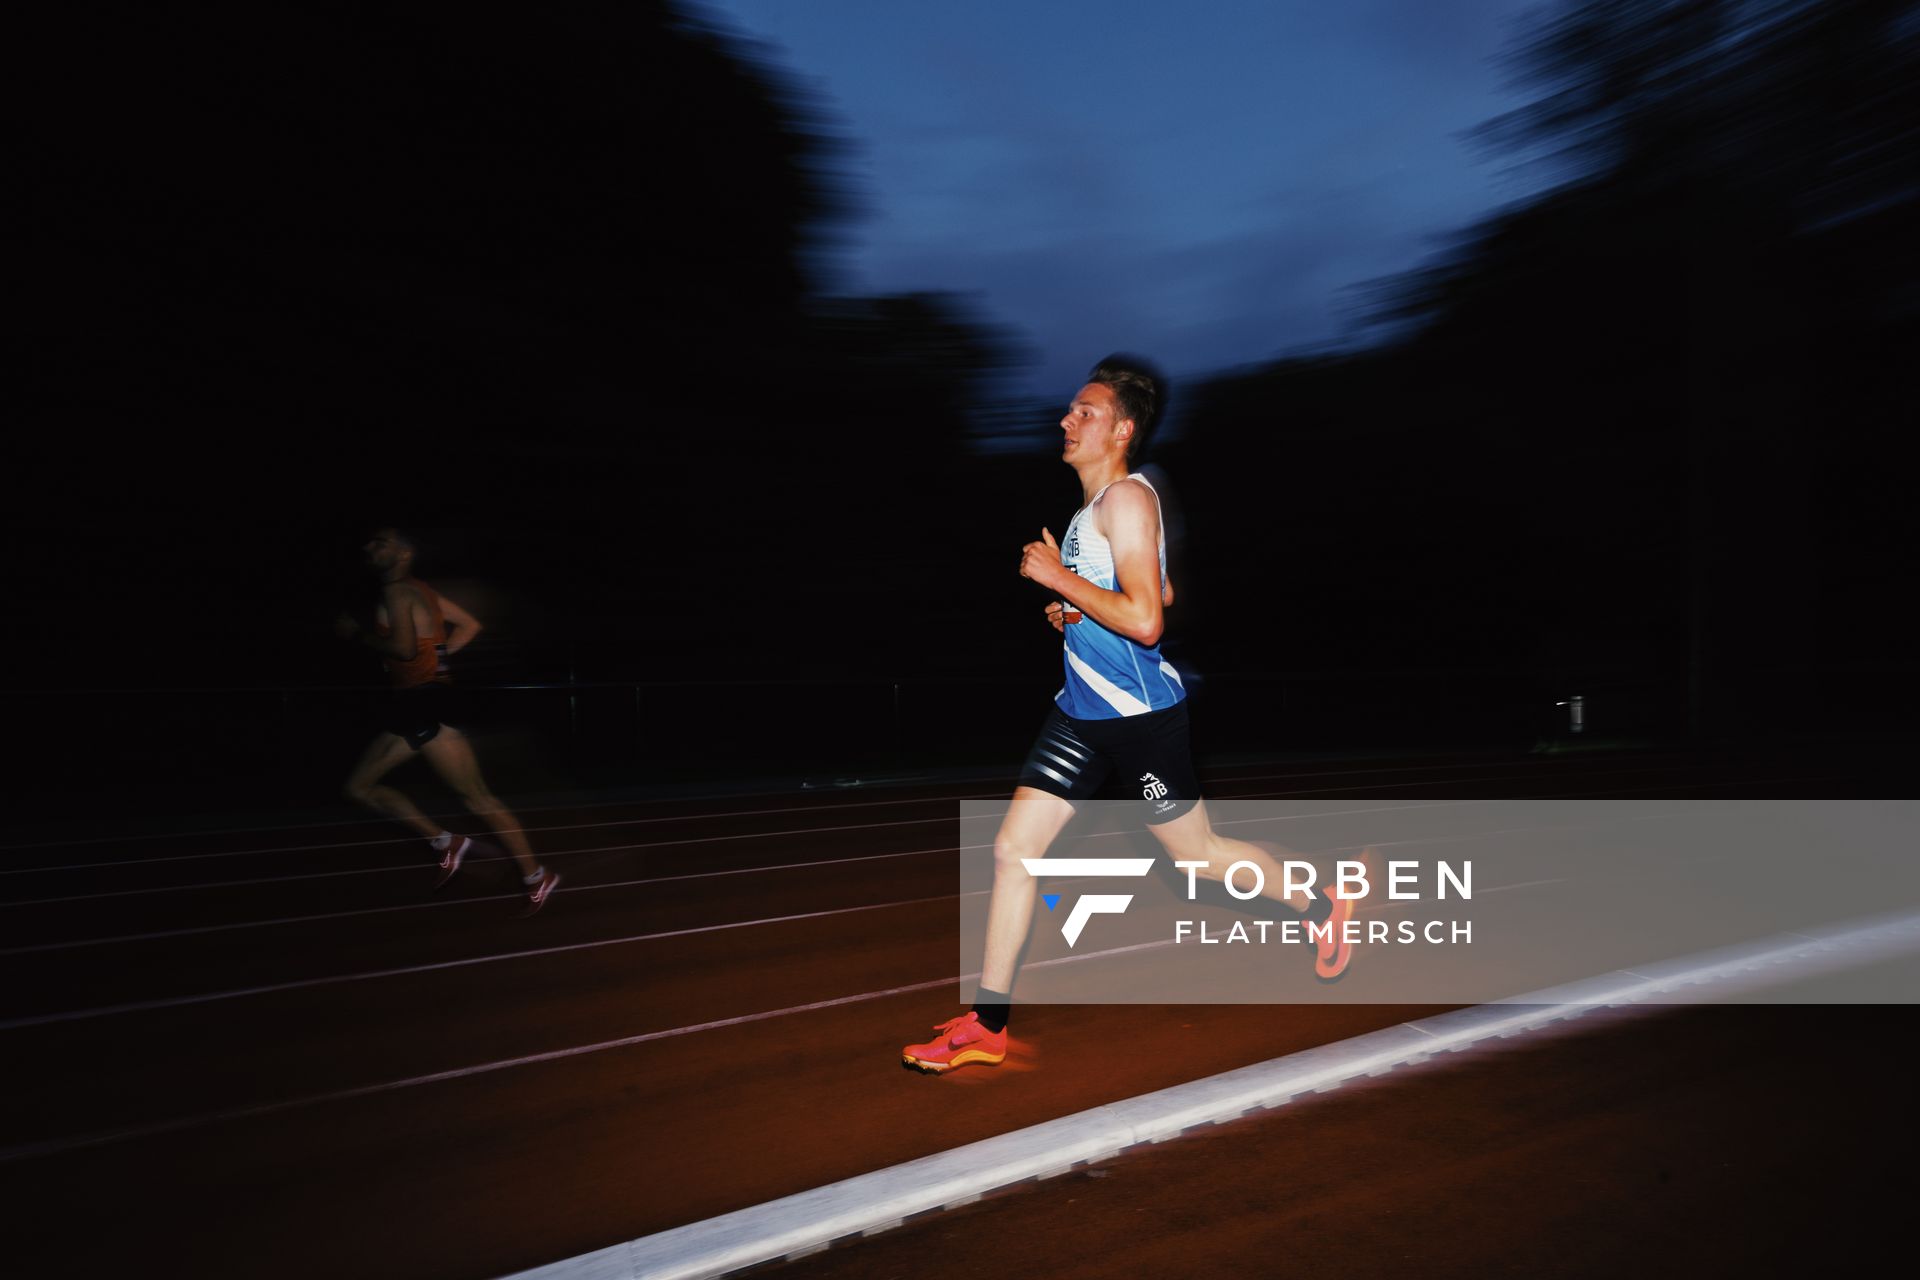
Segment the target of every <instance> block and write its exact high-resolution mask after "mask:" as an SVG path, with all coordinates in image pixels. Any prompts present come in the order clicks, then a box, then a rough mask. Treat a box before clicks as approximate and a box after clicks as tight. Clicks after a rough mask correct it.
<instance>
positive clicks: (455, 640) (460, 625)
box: [440, 596, 485, 655]
mask: <svg viewBox="0 0 1920 1280" xmlns="http://www.w3.org/2000/svg"><path fill="white" fill-rule="evenodd" d="M440 613H441V616H443V617H444V618H446V620H447V627H448V631H447V653H448V654H449V655H451V654H456V653H458V652H460V651H461V650H462V649H464V648H466V647H467V646H468V645H470V644H472V643H473V638H474V637H475V636H477V635H479V634H480V633H481V631H483V630H485V628H483V627H482V626H481V625H480V620H479V619H478V618H476V617H474V616H473V615H472V614H470V613H468V612H467V611H466V610H465V609H462V608H461V607H460V606H459V605H457V604H455V603H454V602H453V601H451V600H449V599H447V598H446V597H445V596H441V597H440Z"/></svg>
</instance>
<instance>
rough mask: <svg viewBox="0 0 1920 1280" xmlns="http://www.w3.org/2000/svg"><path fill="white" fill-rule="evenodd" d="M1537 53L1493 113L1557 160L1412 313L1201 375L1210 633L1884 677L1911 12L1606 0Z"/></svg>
mask: <svg viewBox="0 0 1920 1280" xmlns="http://www.w3.org/2000/svg"><path fill="white" fill-rule="evenodd" d="M1513 66H1514V69H1515V71H1516V73H1517V74H1518V76H1519V78H1520V79H1521V81H1522V82H1523V83H1526V84H1529V85H1531V86H1534V87H1535V88H1537V90H1538V91H1539V97H1538V98H1537V100H1536V101H1535V102H1534V104H1533V105H1531V106H1529V107H1528V108H1526V109H1524V110H1521V111H1519V112H1516V113H1515V114H1513V115H1512V116H1510V117H1507V118H1504V119H1501V120H1498V121H1495V122H1492V123H1491V124H1490V125H1489V126H1488V128H1487V129H1486V130H1484V131H1483V134H1482V137H1483V138H1484V139H1485V140H1486V141H1488V142H1489V143H1490V144H1493V145H1494V146H1496V147H1497V148H1498V149H1499V150H1500V152H1501V154H1503V155H1505V156H1507V157H1509V158H1517V159H1519V160H1522V161H1525V162H1530V163H1539V164H1548V165H1554V166H1558V168H1559V172H1560V173H1561V174H1562V176H1564V177H1565V178H1566V179H1567V180H1566V181H1565V182H1564V183H1563V184H1562V185H1559V186H1558V187H1557V188H1555V189H1553V190H1552V191H1550V193H1549V194H1547V195H1545V196H1543V197H1541V198H1539V199H1537V200H1535V201H1533V202H1531V203H1529V204H1527V205H1526V206H1524V207H1520V208H1514V209H1510V210H1506V211H1503V212H1501V213H1499V214H1497V215H1495V216H1493V217H1490V218H1489V219H1487V220H1486V221H1485V222H1483V223H1481V224H1480V225H1478V226H1475V227H1473V228H1471V229H1470V230H1469V231H1468V232H1466V233H1465V234H1464V235H1462V237H1461V238H1460V241H1459V245H1458V247H1457V249H1456V250H1455V251H1454V252H1452V253H1451V254H1448V255H1446V256H1445V257H1444V258H1443V259H1442V260H1440V261H1438V262H1436V263H1434V264H1432V265H1430V266H1428V267H1426V268H1423V269H1421V270H1419V271H1416V272H1413V273H1411V274H1409V275H1406V276H1404V277H1400V278H1397V279H1393V280H1389V281H1385V282H1382V283H1381V284H1380V285H1379V287H1378V290H1377V293H1376V295H1375V296H1376V300H1377V308H1378V310H1377V315H1378V318H1379V319H1380V321H1381V322H1382V324H1383V327H1384V329H1385V331H1386V332H1388V333H1390V334H1391V335H1392V340H1391V341H1388V342H1386V343H1384V344H1383V345H1381V346H1379V347H1376V348H1375V349H1373V350H1370V351H1367V352H1364V353H1360V354H1355V355H1352V356H1348V357H1345V358H1337V359H1323V360H1316V361H1310V362H1283V363H1281V364H1278V365H1275V366H1273V367H1272V368H1270V369H1267V370H1265V371H1261V372H1257V373H1252V374H1248V375H1246V376H1240V377H1235V378H1231V379H1225V380H1222V381H1220V382H1218V383H1216V384H1215V385H1213V386H1210V387H1208V388H1205V389H1204V390H1203V392H1202V393H1201V394H1200V395H1199V397H1198V398H1197V403H1194V404H1192V405H1190V410H1191V412H1190V414H1189V418H1188V423H1187V429H1186V431H1185V432H1184V435H1183V441H1182V444H1181V445H1180V446H1179V447H1178V448H1176V449H1175V450H1173V451H1171V455H1170V456H1169V457H1168V461H1169V464H1170V466H1171V467H1172V469H1173V470H1174V471H1175V473H1176V474H1177V475H1178V476H1179V477H1180V478H1181V479H1182V481H1183V482H1184V488H1185V494H1186V498H1187V500H1188V504H1189V506H1190V507H1192V508H1194V509H1198V510H1204V511H1205V513H1206V515H1205V518H1204V519H1201V518H1196V519H1195V520H1194V521H1193V522H1192V530H1193V532H1192V545H1193V553H1194V554H1193V563H1194V565H1195V566H1196V567H1195V574H1194V576H1195V584H1194V585H1195V586H1196V590H1195V591H1194V592H1193V593H1192V600H1193V602H1194V603H1195V605H1196V609H1198V608H1200V607H1203V606H1207V607H1210V608H1209V613H1208V615H1207V617H1206V620H1205V623H1204V624H1203V626H1202V629H1203V630H1204V631H1205V632H1206V633H1207V636H1208V643H1209V645H1210V646H1212V652H1213V654H1214V657H1215V660H1216V661H1218V662H1221V663H1223V664H1225V665H1229V666H1242V665H1246V666H1251V665H1254V664H1257V663H1260V662H1261V661H1263V660H1264V659H1265V658H1266V657H1267V656H1268V655H1273V654H1284V655H1286V656H1285V657H1283V658H1282V659H1281V661H1282V662H1287V663H1292V664H1297V665H1305V666H1312V665H1318V664H1334V665H1341V664H1345V663H1349V662H1353V663H1361V664H1365V663H1377V664H1380V665H1387V666H1398V665H1406V666H1418V665H1426V664H1431V665H1434V666H1489V667H1507V668H1510V669H1511V670H1513V671H1514V673H1515V674H1516V676H1517V677H1518V678H1519V679H1520V680H1522V681H1524V682H1528V683H1530V684H1532V685H1534V686H1535V687H1537V689H1538V690H1539V691H1540V692H1542V693H1545V692H1548V691H1552V690H1556V689H1557V690H1559V691H1560V693H1561V695H1562V696H1564V693H1565V692H1566V691H1568V690H1570V689H1574V688H1578V687H1579V686H1580V684H1581V683H1582V682H1590V681H1593V680H1596V679H1601V678H1604V676H1605V674H1606V673H1609V672H1622V671H1624V672H1629V673H1633V672H1637V673H1643V674H1645V675H1647V676H1648V677H1658V676H1662V675H1666V676H1684V678H1685V680H1686V682H1687V683H1688V684H1689V685H1690V687H1691V690H1692V698H1693V707H1692V711H1693V714H1694V716H1695V727H1696V728H1698V727H1702V721H1703V720H1707V721H1710V720H1712V719H1714V718H1715V717H1716V716H1717V717H1720V718H1721V719H1722V721H1723V723H1724V722H1726V717H1727V716H1729V715H1733V716H1734V721H1735V722H1737V723H1740V724H1752V725H1757V726H1764V725H1765V724H1766V722H1767V720H1768V717H1769V715H1770V714H1771V713H1774V712H1777V711H1778V710H1779V707H1780V704H1781V700H1782V698H1783V697H1785V696H1787V694H1788V692H1789V686H1797V687H1796V688H1794V689H1793V690H1792V692H1793V694H1794V695H1795V696H1799V697H1802V698H1803V700H1804V699H1805V698H1813V699H1816V700H1817V699H1819V698H1822V697H1830V698H1833V699H1835V700H1836V701H1838V700H1841V699H1846V700H1852V699H1855V698H1857V697H1859V696H1860V695H1861V693H1862V692H1863V691H1864V690H1865V689H1866V686H1865V685H1864V684H1862V683H1861V682H1854V683H1852V684H1844V683H1836V682H1835V681H1834V679H1833V671H1834V669H1836V668H1844V667H1855V668H1858V667H1863V666H1881V667H1886V666H1891V665H1897V664H1907V663H1910V662H1911V657H1910V654H1911V646H1910V645H1909V644H1908V643H1907V642H1906V640H1905V639H1904V636H1903V635H1902V634H1901V628H1899V627H1898V626H1897V625H1896V623H1895V617H1896V615H1897V613H1898V611H1900V610H1901V608H1902V607H1903V605H1904V598H1905V596H1906V595H1908V594H1910V582H1909V579H1910V573H1909V570H1908V563H1909V560H1910V558H1911V554H1912V547H1913V546H1914V537H1913V533H1914V530H1913V524H1912V518H1911V511H1912V503H1911V501H1910V500H1909V499H1908V498H1907V496H1906V489H1907V486H1908V483H1909V479H1908V476H1909V473H1908V472H1907V470H1906V468H1905V465H1904V456H1905V453H1906V449H1905V448H1904V437H1905V435H1906V434H1907V431H1908V430H1909V428H1907V427H1905V426H1904V425H1903V424H1904V423H1905V422H1906V421H1907V420H1908V419H1909V418H1910V417H1911V414H1912V409H1911V407H1910V402H1911V400H1912V392H1911V387H1912V378H1913V374H1912V369H1913V363H1914V352H1915V337H1916V318H1920V275H1917V274H1916V270H1915V265H1916V259H1915V251H1916V244H1920V236H1917V235H1916V232H1920V225H1916V210H1917V209H1920V169H1916V164H1915V159H1914V157H1915V156H1916V155H1917V154H1920V97H1917V87H1920V21H1916V6H1915V5H1913V4H1910V3H1906V4H1894V3H1884V2H1877V0H1875V2H1868V0H1831V2H1829V3H1822V4H1766V5H1761V4H1742V3H1731V2H1708V0H1597V2H1595V3H1588V4H1579V5H1567V6H1558V7H1552V8H1549V9H1547V10H1545V11H1544V12H1542V13H1541V14H1540V15H1538V16H1537V17H1536V18H1535V21H1534V24H1533V26H1532V27H1531V28H1530V30H1529V31H1527V32H1526V33H1525V35H1524V36H1523V37H1522V39H1521V40H1520V41H1519V42H1518V43H1517V45H1516V47H1515V50H1514V52H1513ZM1245 620H1251V621H1256V622H1261V623H1266V624H1268V625H1267V626H1266V627H1265V628H1264V629H1262V628H1260V627H1249V626H1241V625H1237V624H1239V623H1241V622H1242V621H1245ZM1195 621H1196V622H1198V619H1195ZM1792 669H1798V672H1797V673H1796V672H1795V671H1794V670H1792ZM1877 683H1878V684H1879V685H1880V691H1879V693H1878V694H1877V695H1869V696H1880V697H1883V698H1884V699H1885V701H1884V702H1883V703H1882V708H1881V710H1882V716H1883V718H1884V719H1885V720H1886V721H1887V722H1888V723H1891V722H1892V719H1893V716H1894V714H1895V708H1896V706H1897V698H1898V695H1897V694H1895V693H1894V692H1893V690H1892V688H1891V687H1889V686H1890V685H1891V684H1892V681H1891V680H1888V679H1882V680H1880V681H1878V682H1877ZM1735 704H1739V705H1740V710H1739V711H1738V713H1737V714H1734V710H1733V709H1734V707H1735ZM1831 709H1832V710H1835V711H1836V712H1842V713H1844V714H1845V715H1851V716H1853V717H1855V718H1856V720H1857V717H1858V714H1859V713H1860V712H1861V711H1863V710H1865V708H1863V707H1861V706H1858V705H1854V706H1850V707H1844V708H1842V707H1839V706H1837V705H1836V706H1835V707H1833V708H1831ZM1708 727H1710V726H1708Z"/></svg>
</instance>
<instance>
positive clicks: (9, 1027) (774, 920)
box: [0, 893, 957, 1031]
mask: <svg viewBox="0 0 1920 1280" xmlns="http://www.w3.org/2000/svg"><path fill="white" fill-rule="evenodd" d="M956 896H957V895H955V894H951V893H942V894H935V895H933V896H932V897H927V898H904V899H901V900H899V901H897V902H870V903H866V904H864V905H862V906H857V907H832V908H829V909H827V910H824V911H802V912H798V913H796V914H793V915H784V916H766V917H763V918H761V919H759V920H729V921H726V922H724V923H722V924H703V925H694V926H692V927H689V928H686V929H666V930H662V931H660V932H657V933H636V934H632V935H629V936H628V937H624V938H600V939H597V940H594V941H591V942H567V943H561V944H559V945H557V946H551V947H532V948H529V949H527V950H524V951H506V952H499V953H496V954H493V955H485V956H468V957H466V958H465V959H462V960H438V961H435V962H433V963H431V964H412V965H403V966H400V967H398V968H392V969H368V970H364V971H362V972H360V973H337V974H329V975H327V976H325V977H319V978H297V979H294V980H292V981H289V982H274V983H267V984H264V985H261V986H257V987H238V988H235V989H233V990H230V991H206V992H201V993H198V994H196V995H188V996H163V997H160V998H158V999H154V1000H140V1001H134V1002H131V1003H128V1004H117V1005H98V1006H95V1007H94V1008H91V1009H70V1010H67V1011H65V1012H62V1013H42V1014H34V1015H32V1016H29V1017H25V1018H8V1019H6V1020H5V1021H0V1031H15V1030H19V1029H20V1028H23V1027H41V1026H46V1025H48V1024H50V1023H56V1022H80V1021H84V1020H86V1019H90V1018H106V1017H112V1016H114V1015H116V1014H122V1013H143V1012H145V1011H147V1010H150V1009H177V1008H180V1007H182V1006H185V1005H195V1004H212V1003H215V1002H216V1001H221V1000H238V999H240V998H242V997H244V996H261V995H272V994H274V993H276V992H281V991H300V990H304V989H307V988H310V987H330V986H336V985H339V984H342V983H348V982H370V981H373V980H375V979H378V978H401V977H406V976H408V975H410V974H416V973H434V972H438V971H442V970H447V969H466V968H471V967H473V966H474V965H482V964H496V963H499V962H501V961H506V960H531V959H535V958H537V957H540V956H556V955H564V954H566V953H568V952H572V951H594V950H598V949H599V948H601V947H624V946H628V945H630V944H632V943H638V942H657V941H659V940H660V939H662V938H685V937H689V936H691V935H693V934H699V933H721V932H724V931H725V930H728V929H752V928H756V927H758V926H760V925H768V924H789V923H791V922H793V921H795V920H818V919H821V918H823V917H826V916H844V915H852V914H854V913H856V912H860V911H882V910H885V909H887V908H889V907H912V906H919V905H921V904H923V903H928V902H952V901H953V900H954V898H955V897H956Z"/></svg>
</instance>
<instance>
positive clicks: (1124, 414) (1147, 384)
mask: <svg viewBox="0 0 1920 1280" xmlns="http://www.w3.org/2000/svg"><path fill="white" fill-rule="evenodd" d="M1087 381H1088V382H1097V383H1099V384H1100V385H1101V386H1103V387H1106V388H1107V389H1109V390H1110V391H1112V392H1113V398H1114V399H1116V400H1118V401H1119V402H1120V420H1121V421H1122V422H1124V421H1126V420H1127V419H1128V418H1131V419H1133V434H1132V435H1131V436H1129V437H1128V438H1127V461H1128V462H1132V461H1133V460H1134V459H1135V458H1137V457H1139V456H1140V455H1141V454H1143V453H1145V452H1146V448H1147V441H1148V440H1149V439H1151V438H1152V436H1153V429H1154V428H1155V427H1156V426H1158V425H1159V424H1160V412H1161V410H1162V409H1163V408H1165V407H1166V403H1167V378H1166V375H1165V374H1163V373H1161V372H1160V370H1159V369H1158V368H1157V367H1155V365H1154V364H1153V362H1152V361H1150V360H1146V359H1144V358H1142V357H1140V356H1134V355H1128V354H1126V353H1125V352H1121V351H1116V352H1115V353H1114V354H1112V355H1110V356H1108V357H1107V358H1106V359H1104V360H1102V361H1101V362H1100V363H1099V364H1096V365H1095V366H1093V372H1091V373H1089V374H1088V375H1087Z"/></svg>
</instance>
